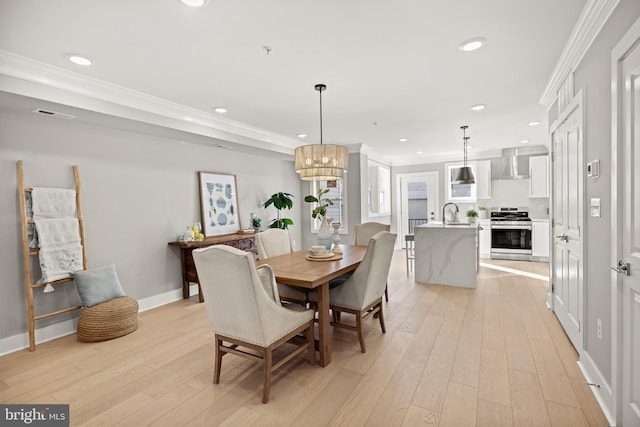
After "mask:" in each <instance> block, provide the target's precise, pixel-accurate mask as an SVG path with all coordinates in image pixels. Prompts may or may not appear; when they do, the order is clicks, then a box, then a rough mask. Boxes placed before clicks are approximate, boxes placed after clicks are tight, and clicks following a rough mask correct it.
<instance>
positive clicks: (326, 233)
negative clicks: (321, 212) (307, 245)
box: [318, 217, 333, 251]
mask: <svg viewBox="0 0 640 427" xmlns="http://www.w3.org/2000/svg"><path fill="white" fill-rule="evenodd" d="M330 221H333V218H328V217H325V218H322V221H320V228H319V229H318V245H322V246H324V247H325V248H327V250H328V251H330V250H331V243H332V242H333V241H332V239H331V228H329V223H330Z"/></svg>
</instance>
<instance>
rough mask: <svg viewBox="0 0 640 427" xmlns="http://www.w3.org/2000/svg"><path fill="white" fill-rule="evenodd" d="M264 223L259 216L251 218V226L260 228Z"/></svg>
mask: <svg viewBox="0 0 640 427" xmlns="http://www.w3.org/2000/svg"><path fill="white" fill-rule="evenodd" d="M261 225H262V220H261V219H260V218H258V217H254V218H251V226H252V227H253V228H260V226H261Z"/></svg>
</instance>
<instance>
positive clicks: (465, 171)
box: [451, 126, 476, 184]
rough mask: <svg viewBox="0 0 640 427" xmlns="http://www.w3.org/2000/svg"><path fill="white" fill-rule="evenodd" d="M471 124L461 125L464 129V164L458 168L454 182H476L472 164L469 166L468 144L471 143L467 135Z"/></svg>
mask: <svg viewBox="0 0 640 427" xmlns="http://www.w3.org/2000/svg"><path fill="white" fill-rule="evenodd" d="M468 127H469V126H460V129H462V143H463V145H464V166H463V167H461V168H460V169H458V173H457V174H456V176H455V178H454V179H453V181H451V183H452V184H475V183H476V178H475V177H474V176H473V172H472V171H471V166H467V144H468V143H469V137H468V136H467V128H468Z"/></svg>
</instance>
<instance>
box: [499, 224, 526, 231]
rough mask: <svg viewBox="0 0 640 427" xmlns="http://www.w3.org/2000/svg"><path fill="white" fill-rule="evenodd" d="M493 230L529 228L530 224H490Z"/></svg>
mask: <svg viewBox="0 0 640 427" xmlns="http://www.w3.org/2000/svg"><path fill="white" fill-rule="evenodd" d="M490 225H491V228H492V229H493V230H531V229H532V227H531V226H530V225H494V224H490Z"/></svg>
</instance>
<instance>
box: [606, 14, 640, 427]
mask: <svg viewBox="0 0 640 427" xmlns="http://www.w3.org/2000/svg"><path fill="white" fill-rule="evenodd" d="M639 43H640V20H638V21H637V22H636V24H635V25H634V26H633V27H632V29H631V30H630V32H629V33H627V35H626V36H625V37H624V38H623V39H622V41H621V44H622V45H620V44H619V45H618V46H619V47H620V48H621V49H622V50H620V49H619V48H618V47H617V48H616V50H614V55H613V58H614V60H615V61H616V62H615V63H614V75H615V76H619V78H620V80H621V81H618V82H617V84H616V86H615V87H616V88H617V94H616V96H615V98H614V109H616V108H617V111H616V110H614V117H615V116H617V117H618V119H621V120H618V121H617V124H618V127H617V129H614V136H615V137H614V142H613V143H614V153H619V155H618V156H617V157H616V156H614V161H616V162H617V164H618V168H619V170H620V175H619V176H618V177H617V179H614V180H613V181H614V183H613V187H614V194H618V195H619V196H620V199H619V200H618V202H617V209H614V210H612V217H613V221H614V227H615V228H616V233H615V236H616V237H615V240H616V243H615V244H614V250H613V251H612V252H613V255H614V260H613V263H614V266H613V269H614V270H615V271H616V273H617V274H616V273H614V274H613V276H614V289H615V292H614V295H613V297H614V298H613V305H614V306H613V309H612V312H613V316H614V319H617V320H618V324H617V325H616V328H617V331H616V334H615V335H616V336H617V337H621V339H620V341H619V342H618V343H617V345H616V346H615V348H616V349H617V352H618V357H617V358H615V359H614V360H616V362H617V361H619V362H620V363H621V366H620V368H621V369H620V370H619V372H618V375H617V378H618V386H616V387H615V389H616V394H619V395H620V402H619V404H618V405H617V407H618V408H619V411H621V413H618V414H617V415H618V417H617V418H618V419H620V418H622V422H621V425H623V426H640V130H639V129H638V128H639V127H640V47H638V44H639ZM618 58H620V60H618ZM618 73H619V74H618ZM614 170H615V169H614ZM616 210H617V212H616ZM620 314H621V316H620Z"/></svg>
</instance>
